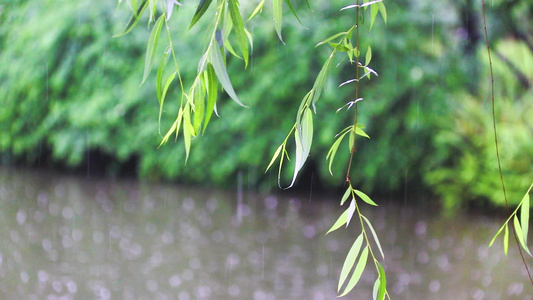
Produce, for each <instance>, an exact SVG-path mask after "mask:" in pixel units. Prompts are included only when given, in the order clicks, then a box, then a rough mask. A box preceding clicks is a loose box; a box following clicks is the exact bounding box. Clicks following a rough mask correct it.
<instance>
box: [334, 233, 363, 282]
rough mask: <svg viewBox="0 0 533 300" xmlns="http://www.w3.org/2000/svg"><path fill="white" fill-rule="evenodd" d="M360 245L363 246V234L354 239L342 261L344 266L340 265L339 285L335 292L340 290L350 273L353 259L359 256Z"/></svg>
mask: <svg viewBox="0 0 533 300" xmlns="http://www.w3.org/2000/svg"><path fill="white" fill-rule="evenodd" d="M362 245H363V233H361V234H359V236H358V237H357V238H356V239H355V242H354V243H353V245H352V247H351V248H350V251H349V252H348V255H347V256H346V259H345V260H344V264H343V265H342V269H341V275H340V277H339V284H338V286H337V292H339V291H340V290H341V287H342V286H343V285H344V282H345V281H346V278H348V274H350V271H351V270H352V268H353V266H354V265H355V259H356V258H357V256H358V255H359V252H360V251H361V246H362Z"/></svg>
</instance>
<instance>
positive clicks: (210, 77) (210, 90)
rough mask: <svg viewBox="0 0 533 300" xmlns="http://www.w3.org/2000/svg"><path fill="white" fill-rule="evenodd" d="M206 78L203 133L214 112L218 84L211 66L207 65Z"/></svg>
mask: <svg viewBox="0 0 533 300" xmlns="http://www.w3.org/2000/svg"><path fill="white" fill-rule="evenodd" d="M206 77H207V107H206V108H205V120H204V129H203V132H205V129H206V128H207V124H208V123H209V121H210V120H211V116H212V115H213V111H214V110H215V104H216V103H217V92H218V91H217V90H218V84H217V77H216V74H215V70H214V69H213V65H211V64H207V69H206Z"/></svg>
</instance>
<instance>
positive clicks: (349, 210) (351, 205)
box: [346, 198, 355, 227]
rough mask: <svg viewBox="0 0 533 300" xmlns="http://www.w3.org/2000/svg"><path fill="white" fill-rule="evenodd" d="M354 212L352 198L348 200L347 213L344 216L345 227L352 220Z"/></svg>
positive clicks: (353, 200)
mask: <svg viewBox="0 0 533 300" xmlns="http://www.w3.org/2000/svg"><path fill="white" fill-rule="evenodd" d="M354 213H355V199H353V198H352V201H350V206H349V207H348V215H347V216H346V227H348V225H350V221H351V220H352V218H353V214H354Z"/></svg>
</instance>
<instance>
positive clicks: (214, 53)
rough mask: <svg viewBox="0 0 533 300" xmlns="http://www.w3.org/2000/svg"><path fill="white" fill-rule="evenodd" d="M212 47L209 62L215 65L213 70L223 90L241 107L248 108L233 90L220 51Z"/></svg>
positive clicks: (214, 46)
mask: <svg viewBox="0 0 533 300" xmlns="http://www.w3.org/2000/svg"><path fill="white" fill-rule="evenodd" d="M211 46H212V47H213V48H212V49H211V51H209V53H210V60H209V62H210V63H211V64H212V65H213V69H214V70H215V74H216V75H217V78H218V81H219V82H220V84H221V85H222V88H224V90H225V91H226V93H228V96H230V98H231V99H233V101H235V102H236V103H237V104H239V105H240V106H243V107H247V106H246V105H244V104H242V102H241V101H240V100H239V97H237V94H236V93H235V90H233V86H232V85H231V81H230V80H229V76H228V72H227V71H226V65H225V64H224V61H223V59H222V55H221V54H220V49H218V47H216V45H211Z"/></svg>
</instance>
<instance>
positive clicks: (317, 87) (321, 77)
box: [311, 50, 337, 113]
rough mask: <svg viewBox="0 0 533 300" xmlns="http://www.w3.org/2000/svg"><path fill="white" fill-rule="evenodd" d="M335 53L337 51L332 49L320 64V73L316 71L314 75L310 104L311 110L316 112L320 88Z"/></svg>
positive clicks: (322, 85)
mask: <svg viewBox="0 0 533 300" xmlns="http://www.w3.org/2000/svg"><path fill="white" fill-rule="evenodd" d="M335 53H337V51H336V50H333V51H332V52H331V54H330V55H329V57H328V59H327V60H326V62H325V63H324V65H323V66H322V69H321V70H320V73H318V76H317V77H316V80H315V83H314V84H313V91H314V92H313V97H312V98H311V105H312V106H313V110H314V111H315V113H316V106H315V104H316V102H317V101H318V99H319V98H320V94H321V93H322V88H323V87H324V83H325V82H326V77H327V76H328V72H329V68H330V66H331V61H332V60H333V57H334V56H335Z"/></svg>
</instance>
